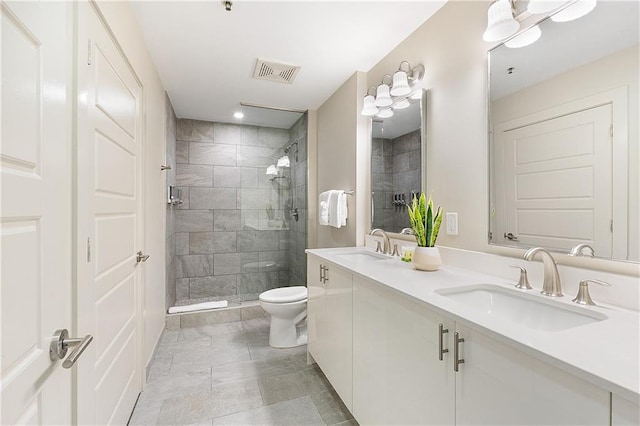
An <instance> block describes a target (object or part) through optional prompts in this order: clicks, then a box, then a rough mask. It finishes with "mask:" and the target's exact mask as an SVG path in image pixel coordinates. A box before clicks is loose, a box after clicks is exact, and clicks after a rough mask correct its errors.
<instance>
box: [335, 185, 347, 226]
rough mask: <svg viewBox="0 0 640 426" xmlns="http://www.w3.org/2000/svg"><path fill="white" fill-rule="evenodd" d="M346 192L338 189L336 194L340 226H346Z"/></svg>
mask: <svg viewBox="0 0 640 426" xmlns="http://www.w3.org/2000/svg"><path fill="white" fill-rule="evenodd" d="M347 216H349V214H348V210H347V194H346V192H344V191H340V195H339V196H338V219H339V220H340V224H341V225H342V226H347Z"/></svg>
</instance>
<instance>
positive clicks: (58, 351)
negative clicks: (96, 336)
mask: <svg viewBox="0 0 640 426" xmlns="http://www.w3.org/2000/svg"><path fill="white" fill-rule="evenodd" d="M91 341H93V336H92V335H90V334H87V335H86V336H84V337H83V338H82V339H80V338H77V337H74V338H70V337H69V331H68V330H67V329H66V328H63V329H60V330H56V331H55V333H53V336H52V337H51V344H50V345H49V358H50V359H51V361H58V360H59V359H62V358H64V357H65V356H66V355H67V350H68V349H69V346H75V347H76V348H75V349H74V350H73V352H71V355H69V357H68V358H67V359H65V360H64V362H63V363H62V367H64V368H71V367H73V365H74V364H75V363H76V361H77V360H78V358H80V355H82V352H84V350H85V349H87V346H89V343H91Z"/></svg>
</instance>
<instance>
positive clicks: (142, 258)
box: [136, 250, 149, 263]
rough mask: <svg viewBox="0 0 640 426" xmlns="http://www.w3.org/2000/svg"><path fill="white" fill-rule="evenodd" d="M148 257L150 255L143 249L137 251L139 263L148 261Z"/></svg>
mask: <svg viewBox="0 0 640 426" xmlns="http://www.w3.org/2000/svg"><path fill="white" fill-rule="evenodd" d="M147 259H149V255H148V254H144V253H142V250H140V251H139V252H138V253H136V262H137V263H140V262H146V261H147Z"/></svg>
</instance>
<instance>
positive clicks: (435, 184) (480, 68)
mask: <svg viewBox="0 0 640 426" xmlns="http://www.w3.org/2000/svg"><path fill="white" fill-rule="evenodd" d="M489 3H490V2H488V1H465V2H461V1H450V2H448V3H446V4H445V5H444V6H443V7H442V8H441V9H440V10H439V11H438V12H437V13H436V14H435V15H433V16H432V17H431V18H430V19H429V20H428V21H427V22H426V23H424V24H423V25H422V26H421V27H420V28H418V29H417V30H416V31H415V32H414V33H413V34H411V35H410V36H409V37H408V38H407V39H405V40H404V41H403V42H402V43H400V44H399V45H398V46H397V47H396V48H395V49H394V50H393V51H392V52H390V53H389V54H388V55H387V56H386V57H385V58H384V59H382V60H381V61H380V62H379V63H378V64H377V65H376V66H374V67H373V68H372V69H371V70H370V71H369V72H368V74H367V80H368V85H367V86H375V85H378V84H379V82H380V81H381V80H382V76H383V75H384V74H392V73H393V72H394V71H395V70H396V69H397V67H398V65H399V64H400V62H401V61H403V60H407V61H409V62H410V63H411V65H412V66H415V65H417V64H420V63H422V64H423V65H424V66H425V77H424V79H423V82H422V87H423V88H425V89H427V90H428V91H429V93H428V97H427V120H426V127H427V129H426V135H427V142H426V143H427V149H426V156H427V165H426V169H427V172H426V175H427V188H425V190H426V192H427V194H428V193H432V194H433V199H434V202H435V203H436V204H437V205H438V204H439V205H442V207H443V209H444V210H445V211H446V212H457V213H458V221H459V224H458V232H459V235H457V236H449V235H446V234H445V233H444V232H440V235H439V237H438V244H440V245H444V246H451V247H459V248H466V249H470V250H480V251H486V250H487V233H488V224H487V223H488V213H487V212H488V207H487V206H488V189H487V188H488V179H487V173H488V171H487V169H488V167H487V106H486V93H487V82H486V79H487V62H486V61H487V50H488V49H489V48H491V47H492V46H491V45H489V44H488V43H485V42H484V41H483V40H482V33H483V32H484V29H485V26H486V20H487V8H488V6H489Z"/></svg>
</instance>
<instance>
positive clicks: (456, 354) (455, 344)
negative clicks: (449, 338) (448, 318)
mask: <svg viewBox="0 0 640 426" xmlns="http://www.w3.org/2000/svg"><path fill="white" fill-rule="evenodd" d="M462 342H464V339H463V338H462V337H460V334H458V332H457V331H456V332H455V333H453V371H455V372H456V373H457V372H458V370H459V367H460V364H464V359H460V357H459V354H460V348H459V346H460V343H462Z"/></svg>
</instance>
